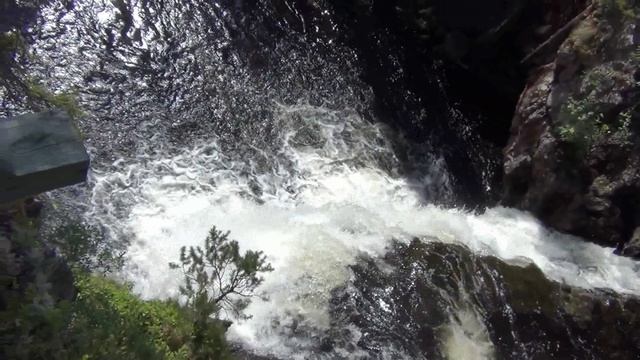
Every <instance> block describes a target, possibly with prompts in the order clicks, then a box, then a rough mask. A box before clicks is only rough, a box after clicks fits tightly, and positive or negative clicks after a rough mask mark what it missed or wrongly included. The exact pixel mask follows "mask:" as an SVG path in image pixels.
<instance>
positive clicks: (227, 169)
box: [93, 105, 640, 359]
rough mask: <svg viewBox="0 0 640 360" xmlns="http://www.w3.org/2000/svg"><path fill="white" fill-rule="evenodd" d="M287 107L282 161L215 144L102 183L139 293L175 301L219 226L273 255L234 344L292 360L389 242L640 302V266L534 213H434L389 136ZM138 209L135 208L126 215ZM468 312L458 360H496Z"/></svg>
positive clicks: (459, 329)
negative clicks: (525, 270)
mask: <svg viewBox="0 0 640 360" xmlns="http://www.w3.org/2000/svg"><path fill="white" fill-rule="evenodd" d="M279 109H280V110H279V112H278V113H279V117H280V120H281V123H280V124H279V125H280V126H281V127H282V129H283V132H282V137H281V138H280V139H275V140H274V141H278V142H280V143H281V144H282V146H281V149H280V151H279V152H278V153H275V154H267V153H264V152H261V150H259V149H254V151H253V152H251V154H252V155H251V156H247V155H246V154H245V155H243V156H242V157H240V156H233V155H232V154H221V153H220V152H219V151H218V148H217V146H216V145H215V140H212V143H210V144H204V145H200V146H195V147H194V148H193V149H190V150H188V151H184V153H182V154H181V155H177V156H173V157H170V158H165V157H163V156H162V155H157V153H158V152H156V155H153V156H151V155H141V156H140V157H139V158H137V159H135V160H133V161H128V162H122V163H119V164H118V167H119V168H120V169H121V171H119V172H113V169H110V170H109V173H108V174H106V173H105V174H99V173H98V174H95V175H94V179H93V181H94V184H95V186H94V194H93V202H94V211H96V212H99V211H101V212H102V213H100V214H99V217H100V218H102V219H105V224H106V225H108V226H110V228H111V230H112V231H113V233H114V234H125V233H126V234H130V235H131V236H132V238H131V245H130V247H129V252H128V263H127V264H128V265H127V267H126V269H125V273H124V275H125V276H126V277H127V278H128V279H130V280H131V281H133V282H134V284H135V290H136V291H137V292H139V293H140V294H142V295H143V296H144V297H147V298H163V297H171V296H177V289H178V285H179V283H180V282H181V280H182V277H181V275H180V274H179V273H177V272H175V271H173V270H170V269H169V267H168V266H167V264H168V263H169V262H170V261H175V260H177V257H178V253H179V248H180V247H181V246H184V245H187V246H189V245H200V244H201V243H202V241H203V239H204V237H205V236H206V234H207V231H208V230H209V229H210V228H211V226H213V225H215V226H217V227H218V228H220V229H224V230H230V231H231V236H232V238H234V239H236V240H238V242H239V243H240V245H241V247H242V248H243V249H256V250H262V251H264V252H265V253H266V255H267V256H268V258H269V261H270V262H271V263H272V265H273V267H274V268H275V271H273V272H272V273H269V274H267V275H266V281H265V282H264V284H263V285H262V286H261V288H260V291H262V292H264V293H265V294H266V295H267V298H266V299H264V300H262V299H257V298H256V299H255V300H254V301H253V302H252V304H251V305H250V307H249V308H248V309H247V313H249V314H251V315H253V318H252V319H250V320H247V321H241V322H236V323H235V324H234V325H233V326H232V328H231V330H230V333H229V336H230V338H231V339H232V340H235V341H239V342H242V343H243V344H244V345H245V347H248V348H250V349H254V350H255V351H258V352H261V353H271V354H276V355H278V356H281V357H284V358H299V359H304V358H308V357H309V354H308V353H304V352H300V349H307V348H310V347H311V346H312V345H311V344H307V343H305V342H307V341H311V340H310V339H308V338H307V339H305V338H304V337H299V336H298V337H297V336H292V334H293V333H295V332H296V331H299V329H316V330H323V329H327V328H328V327H329V320H330V319H329V314H328V311H327V310H328V300H329V298H330V291H331V290H332V289H334V288H335V287H337V286H340V285H342V284H344V283H345V282H348V281H349V279H350V271H349V270H348V268H347V266H348V265H349V264H352V263H354V261H355V259H356V257H357V256H358V255H359V254H361V253H367V254H370V255H373V256H380V255H382V254H384V253H385V249H386V247H387V246H388V245H389V242H390V240H391V239H396V240H399V241H404V242H408V241H410V240H411V239H412V238H414V237H420V238H423V239H425V241H435V240H426V239H433V238H437V239H438V241H442V242H451V243H461V244H464V245H466V246H468V247H469V248H470V249H472V250H473V251H474V252H476V253H479V254H487V255H496V256H498V257H500V258H501V259H504V260H507V261H513V262H516V263H522V262H528V261H533V262H534V263H535V264H537V265H538V266H539V267H540V268H541V269H542V270H543V271H544V273H545V274H546V275H547V276H548V277H549V278H551V279H554V280H557V281H561V282H565V283H567V284H570V285H575V286H580V287H585V288H595V287H605V288H610V289H613V290H615V291H618V292H623V293H638V292H640V284H639V283H638V282H637V281H636V280H635V279H637V278H638V272H639V270H638V268H637V265H635V264H634V262H632V261H630V260H628V259H625V258H622V257H617V256H614V255H613V254H612V253H611V250H610V249H605V248H601V247H599V246H596V245H593V244H589V243H586V242H584V241H581V240H580V239H577V238H574V237H571V236H566V235H562V234H558V233H556V232H553V231H549V230H547V229H545V228H544V227H543V226H542V225H541V224H540V223H539V222H537V221H536V220H535V219H534V218H533V217H531V216H530V215H528V214H526V213H523V212H520V211H516V210H513V209H507V208H495V209H489V210H487V211H486V212H485V213H483V214H481V215H476V214H473V213H470V212H467V211H465V210H461V209H444V208H441V207H437V206H434V205H430V204H428V203H427V202H426V201H425V199H424V196H423V195H424V194H423V193H421V192H420V191H419V188H418V187H416V184H414V183H412V182H411V181H409V180H405V179H403V178H401V177H398V176H395V175H394V173H393V167H394V166H395V165H396V164H397V160H396V159H395V157H394V155H393V151H392V149H391V145H390V142H389V141H388V140H387V138H386V136H385V131H383V129H382V128H380V127H379V126H377V125H373V124H369V123H367V122H366V121H364V120H363V119H361V118H360V117H358V116H357V115H356V114H354V113H352V112H350V111H335V110H329V109H326V108H322V107H312V106H309V105H299V106H288V107H287V106H281V107H280V108H279ZM426 161H427V162H428V163H429V164H430V166H431V170H430V171H429V172H428V173H429V174H430V176H429V177H428V178H424V179H423V184H429V186H430V187H431V188H432V189H437V191H440V192H446V191H450V190H449V182H448V178H447V175H446V174H447V172H446V168H445V167H444V165H443V162H442V161H441V160H439V159H438V158H437V157H435V156H434V157H433V158H431V159H426ZM265 164H266V165H265ZM383 169H384V170H383ZM389 169H390V170H389ZM125 199H126V200H125ZM126 202H128V203H129V204H132V206H130V207H128V208H127V207H126V206H125V205H118V204H122V203H126ZM114 204H116V205H114ZM118 206H121V207H120V208H118ZM125 208H126V209H128V210H126V211H124V210H122V209H125ZM634 266H635V267H634ZM462 305H464V304H462ZM381 306H382V305H381ZM461 309H462V310H460V311H461V315H459V316H457V317H456V318H457V319H459V320H458V321H453V320H452V323H451V326H450V328H449V329H448V330H447V331H444V332H443V333H444V334H448V335H446V336H447V338H446V339H443V345H444V348H445V349H446V351H447V353H448V354H449V356H450V357H451V358H465V356H467V358H469V357H468V356H470V355H469V354H470V353H473V354H474V355H473V356H474V357H478V356H479V357H480V358H485V357H491V354H492V349H491V344H490V341H489V340H488V336H487V334H486V330H485V329H484V328H483V326H482V322H481V321H479V320H478V318H479V316H480V315H479V314H477V313H475V312H474V311H473V310H469V309H465V308H464V306H461ZM296 329H298V330H296ZM463 330H464V331H463ZM357 331H358V330H357V329H353V331H352V333H353V334H357ZM469 334H471V335H469ZM336 351H337V352H339V351H341V350H340V349H337V350H336ZM343 355H344V356H348V357H351V356H353V357H355V356H356V355H357V354H350V355H349V354H348V353H344V354H343ZM396 356H397V354H396ZM389 357H392V355H389Z"/></svg>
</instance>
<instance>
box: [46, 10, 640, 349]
mask: <svg viewBox="0 0 640 360" xmlns="http://www.w3.org/2000/svg"><path fill="white" fill-rule="evenodd" d="M221 3H223V4H222V5H220V4H218V3H210V2H187V1H185V2H183V1H179V0H175V1H168V2H167V3H166V4H160V2H157V3H152V2H146V1H140V2H132V3H131V4H129V5H127V6H129V7H130V9H129V10H126V11H125V10H124V9H117V8H116V7H114V6H113V5H112V4H111V3H109V2H108V1H100V0H84V1H77V3H76V6H75V9H74V10H72V11H68V12H66V13H65V15H64V16H58V15H56V14H58V10H59V9H56V7H55V4H54V5H52V7H51V8H50V9H49V10H48V12H45V13H44V18H45V19H46V20H45V24H44V25H45V26H44V27H43V28H44V31H43V34H40V36H39V37H38V40H37V41H36V43H35V44H34V49H35V53H36V54H37V55H38V59H36V60H35V63H34V67H35V68H39V69H40V70H41V72H42V74H43V77H44V74H46V75H47V76H48V78H49V81H50V83H51V86H52V87H54V88H73V87H74V86H77V87H78V88H80V89H81V90H80V92H79V98H80V100H81V101H82V103H83V104H84V105H85V107H86V108H87V111H88V114H87V115H88V116H87V118H86V120H84V121H83V123H82V124H81V127H82V129H83V130H84V132H85V133H86V134H87V137H88V139H87V143H88V145H89V146H90V147H91V149H92V155H93V158H94V166H93V173H92V174H91V179H90V186H89V189H88V190H87V194H86V196H85V197H84V198H81V199H86V200H82V201H83V202H84V205H85V206H86V208H87V212H86V214H85V217H86V219H88V220H90V221H95V222H97V223H99V224H100V225H102V226H104V227H105V228H106V229H107V230H108V231H107V234H108V238H109V241H112V242H118V243H122V244H123V246H126V247H127V261H126V266H125V268H124V270H123V271H122V274H121V276H123V277H124V278H126V279H127V280H129V281H132V282H133V284H134V286H135V290H136V291H137V292H138V293H140V294H141V295H142V296H144V297H147V298H165V297H173V296H177V294H178V291H177V290H178V285H179V284H180V282H181V280H182V277H181V274H180V273H178V272H176V271H174V270H170V269H169V267H168V263H169V262H170V261H175V260H177V257H178V253H179V248H180V247H181V246H189V245H199V244H201V242H202V241H203V239H204V237H205V236H206V233H207V231H208V230H209V229H210V228H211V227H212V226H214V225H215V226H217V227H218V228H220V229H224V230H229V231H231V236H232V237H233V238H234V239H236V240H238V242H239V243H240V245H241V247H242V248H243V249H255V250H262V251H264V252H265V254H266V255H267V256H268V259H269V261H270V262H271V263H272V265H273V267H274V268H275V271H273V272H272V273H269V274H267V275H266V280H265V282H264V284H263V285H262V286H261V288H260V289H259V290H260V292H262V293H263V294H264V295H265V297H264V299H261V298H255V299H254V300H253V302H252V303H251V305H250V306H249V308H248V309H247V313H248V314H251V315H252V316H253V317H252V318H251V319H249V320H243V321H236V322H235V323H234V324H233V326H232V327H231V329H230V331H229V334H228V335H229V339H230V340H231V341H233V342H235V343H238V344H241V346H242V347H243V348H244V349H246V350H248V351H251V352H254V353H256V354H260V355H265V356H271V357H275V358H283V359H285V358H296V359H308V358H330V359H333V358H345V359H352V358H385V359H396V358H418V357H423V356H425V357H427V358H430V357H434V358H437V357H448V358H452V359H472V358H482V359H484V358H493V357H495V356H496V353H497V352H499V351H498V350H499V349H496V340H495V334H496V333H497V330H495V329H494V328H493V327H491V328H490V327H488V326H487V324H490V320H489V319H488V314H489V307H488V305H486V301H485V302H483V301H484V300H482V301H480V300H478V299H476V298H477V297H478V296H480V295H478V294H474V291H479V289H484V288H483V287H482V286H484V285H482V284H484V283H483V281H484V280H483V279H484V278H483V277H482V276H483V275H482V274H491V275H490V276H489V277H490V278H491V279H493V280H495V281H496V282H498V280H496V279H498V276H497V275H495V273H497V271H498V270H495V268H496V267H497V265H495V264H494V263H493V262H491V260H478V259H485V258H490V257H491V256H494V257H497V258H499V259H501V260H502V261H505V262H507V263H510V264H515V265H514V267H515V268H518V267H520V268H523V269H524V268H526V267H527V264H530V263H531V262H532V263H534V264H536V265H537V266H538V267H539V268H540V269H541V270H542V271H543V273H544V274H545V275H546V277H548V278H549V279H551V280H554V281H556V282H560V283H564V284H566V285H568V286H572V287H581V288H585V289H594V288H608V289H611V290H613V291H616V292H618V293H625V294H637V293H639V292H640V283H638V281H636V280H635V279H637V278H638V275H639V274H638V273H639V272H640V269H639V266H638V265H637V264H636V263H634V262H633V261H631V260H629V259H625V258H621V257H616V256H614V255H613V254H611V251H610V250H608V249H604V248H601V247H598V246H596V245H593V244H589V243H586V242H583V241H582V240H580V239H577V238H573V237H570V236H565V235H561V234H558V233H555V232H552V231H549V230H547V229H545V228H544V227H543V226H542V225H540V224H539V223H538V222H537V221H536V220H535V219H533V218H532V217H531V216H529V215H528V214H525V213H522V212H519V211H516V210H513V209H506V208H493V209H488V210H486V211H485V212H484V213H483V214H475V213H472V212H469V211H466V210H464V209H446V208H443V207H439V206H436V205H433V203H434V202H435V201H440V200H442V199H447V198H454V197H455V194H454V187H453V186H452V182H453V179H451V178H450V175H449V171H448V169H447V167H448V165H447V164H446V162H445V160H444V159H443V157H442V156H441V155H440V154H439V152H438V151H437V149H433V148H431V147H430V146H429V145H428V144H426V145H425V144H422V145H420V144H412V143H410V142H408V141H405V140H404V139H403V137H402V136H400V135H398V134H396V133H395V132H394V131H392V130H391V129H389V128H387V127H386V126H385V125H382V124H380V123H378V122H376V121H375V120H376V119H375V118H373V119H372V117H373V115H372V113H373V112H372V111H370V109H371V107H372V105H371V102H372V101H371V93H370V91H369V89H368V87H367V86H366V85H365V84H363V83H362V82H361V81H360V80H359V78H358V67H357V64H358V62H357V57H356V56H355V55H354V54H353V53H352V52H351V51H350V50H348V49H347V48H343V47H341V46H339V45H336V44H333V43H332V42H331V41H326V39H325V40H324V42H320V41H319V42H309V41H307V40H306V39H305V37H303V36H302V37H301V36H297V35H295V34H291V33H286V32H285V30H283V27H282V25H281V24H280V23H278V22H276V21H274V20H271V21H273V22H274V23H275V24H274V25H273V26H272V28H268V27H265V26H262V27H261V26H258V25H255V27H254V28H252V31H254V32H253V33H241V34H240V35H238V34H237V33H238V32H239V31H240V30H238V29H239V28H240V27H241V25H243V24H244V25H243V26H248V25H246V24H245V22H249V20H246V19H245V18H242V19H240V20H238V19H239V18H240V17H234V16H233V14H232V13H233V12H234V11H238V9H239V5H238V4H239V3H241V2H236V3H234V4H235V5H233V4H226V2H221ZM123 6H125V5H123ZM234 6H235V7H234ZM256 9H258V10H256ZM269 9H270V8H269V7H268V6H267V5H264V4H263V3H259V5H256V7H255V8H254V9H253V11H255V13H252V14H253V15H251V16H256V15H255V14H256V13H257V14H262V15H261V16H258V17H259V18H260V19H261V20H260V21H262V22H260V21H257V22H255V23H252V24H264V23H263V22H264V21H267V22H268V17H269V16H271V15H273V14H272V13H271V12H270V11H271V10H269ZM261 11H262V12H264V13H262V12H261ZM322 14H325V12H322ZM325 15H326V16H329V12H326V14H325ZM247 17H250V16H249V15H247ZM265 18H266V19H267V20H265ZM265 29H268V30H269V31H271V32H270V33H269V32H267V33H260V32H259V31H262V30H265ZM265 31H266V30H265ZM234 34H235V35H234ZM47 35H49V36H47ZM51 39H54V40H51ZM58 40H62V41H61V42H58ZM52 41H53V42H52ZM256 44H259V45H265V44H268V45H265V46H266V48H263V49H261V48H255V46H256ZM79 53H81V54H83V57H82V58H78V57H77V55H78V54H79ZM407 159H419V160H412V161H410V163H409V164H408V163H407ZM58 196H59V197H60V198H61V199H63V200H64V201H71V200H69V198H70V195H69V194H68V193H60V194H59V195H58ZM75 196H76V195H75V194H74V197H75ZM76 198H77V197H76ZM414 239H419V240H418V242H419V243H420V244H423V245H424V244H427V245H428V246H427V247H426V248H425V249H426V250H425V249H422V250H421V251H423V252H426V253H427V254H441V255H442V256H441V257H440V258H441V259H444V260H442V262H438V261H435V260H430V261H431V262H430V261H426V262H423V263H420V261H418V260H419V259H418V260H416V261H417V262H416V263H413V264H412V265H406V264H405V265H406V266H405V265H402V264H401V261H400V260H398V261H395V260H393V259H392V258H393V257H392V258H388V257H389V256H391V255H389V254H394V253H396V252H400V253H402V251H405V250H397V249H398V248H400V249H405V248H406V247H409V249H414V248H415V247H416V246H418V247H419V246H423V245H416V244H417V243H416V242H415V240H414ZM436 244H439V245H436ZM459 245H462V246H463V247H460V246H459ZM429 246H433V247H429ZM438 246H444V248H440V247H438ZM443 249H444V250H443ZM460 249H463V250H460ZM407 251H408V250H407ZM469 251H470V252H469ZM467 252H469V253H467ZM405 255H406V254H405ZM434 256H435V255H434ZM465 257H467V258H469V259H470V260H469V262H474V263H475V262H478V263H479V264H480V265H478V267H477V268H473V269H471V270H469V269H467V268H465V267H464V266H462V265H460V267H457V266H458V265H459V264H458V263H456V262H455V261H454V260H452V259H459V258H465ZM402 258H403V259H404V258H408V256H404V257H402ZM394 261H395V262H394ZM367 264H368V265H367ZM416 264H423V265H424V264H433V268H432V269H427V270H424V269H423V270H424V271H426V272H425V273H424V274H427V273H428V274H431V275H429V276H435V275H433V274H438V273H441V272H444V273H445V274H448V275H449V276H451V279H453V280H455V283H456V284H458V285H455V286H448V285H447V286H444V285H442V284H440V283H439V282H437V281H435V280H434V281H433V282H427V285H424V286H426V288H427V289H430V290H429V291H431V292H429V291H427V292H426V293H428V294H430V296H431V298H433V302H434V303H438V304H440V305H442V306H440V305H438V306H439V307H437V309H434V310H433V311H432V313H431V315H430V316H432V318H430V319H427V320H425V323H430V321H431V320H433V324H434V325H432V326H431V328H429V327H427V326H426V325H424V324H423V325H422V327H423V329H422V330H420V331H423V332H424V331H427V330H429V329H430V330H429V331H431V332H430V334H431V333H433V336H432V337H433V338H434V339H435V342H434V344H432V346H431V345H430V347H429V346H427V345H424V344H421V345H416V344H418V343H420V342H421V341H422V342H423V343H424V339H426V338H430V336H431V335H429V336H427V335H421V336H422V337H421V338H413V337H411V336H412V335H406V334H412V333H411V332H410V331H409V330H407V329H408V328H409V327H410V325H409V324H413V323H414V322H417V321H418V320H415V319H414V320H412V319H409V320H407V319H405V320H406V324H403V321H405V320H403V318H402V317H401V316H400V315H398V314H400V313H401V311H400V309H401V308H402V306H400V305H398V304H401V303H402V301H404V300H401V299H402V298H403V296H407V297H409V296H410V295H409V294H410V293H411V291H412V290H411V289H412V286H415V284H418V283H419V282H420V281H422V280H420V279H423V278H421V277H415V278H413V277H412V276H414V275H415V276H417V275H416V274H419V273H421V272H420V269H419V268H420V267H419V266H418V265H416ZM456 264H458V265H456ZM500 264H502V263H500ZM414 266H415V267H416V268H415V269H414V268H413V267H414ZM500 266H503V265H500ZM504 266H507V265H504ZM448 267H451V269H449V268H448ZM509 269H511V268H509ZM405 270H406V271H408V272H407V273H406V276H401V277H398V276H397V275H394V274H396V272H398V271H405ZM414 270H415V271H414ZM378 271H379V273H377V272H378ZM501 271H502V270H501ZM510 271H511V270H510ZM367 274H377V275H376V276H375V277H378V278H380V279H386V278H389V279H395V278H396V277H397V279H399V280H398V281H396V282H395V283H403V282H402V281H409V280H411V279H413V280H411V281H412V282H410V283H407V284H406V286H407V287H406V294H403V293H404V292H405V290H404V288H403V289H401V290H400V293H398V294H396V293H395V292H394V291H396V290H394V289H396V288H395V287H394V285H393V284H394V282H389V283H388V284H387V283H383V282H381V283H375V281H374V280H373V279H372V276H371V275H367ZM402 274H404V273H402ZM467 277H470V278H469V279H470V280H468V281H467V280H465V279H467ZM434 279H435V278H434ZM400 280H402V281H400ZM453 280H452V281H453ZM380 281H382V280H380ZM403 284H404V283H403ZM496 289H501V287H500V286H498V285H496ZM425 291H426V290H425ZM496 291H497V290H496ZM497 292H498V293H499V292H500V291H497ZM393 294H396V295H393ZM422 294H424V292H422ZM496 297H497V298H499V299H503V300H504V299H505V297H504V296H502V297H500V296H498V295H496ZM496 301H497V300H496ZM501 301H502V300H501ZM505 301H506V300H505ZM409 303H411V302H409ZM362 304H368V305H367V306H368V307H367V308H366V309H365V307H363V305H362ZM411 304H413V303H411ZM503 306H505V309H504V312H503V313H504V314H507V315H508V314H510V311H512V310H513V309H512V307H513V308H515V307H517V306H516V305H513V304H509V303H506V304H503ZM367 309H368V310H367ZM510 309H511V310H510ZM513 311H515V310H513ZM355 313H357V315H354V314H355ZM367 314H368V315H367ZM507 315H505V316H506V317H508V316H507ZM509 316H510V315H509ZM436 318H437V319H439V320H437V321H436ZM513 318H515V315H514V316H513ZM354 319H358V320H354ZM363 319H364V320H363ZM513 323H515V320H514V321H513ZM380 324H382V325H380ZM379 325H380V327H379V328H377V327H376V326H379ZM405 325H406V326H405ZM505 326H508V325H505ZM427 328H429V329H427ZM376 329H377V330H376ZM381 329H382V330H381ZM385 331H388V334H384V333H385ZM412 331H413V330H412ZM511 332H512V333H514V334H515V333H516V331H515V330H512V331H511ZM376 334H377V335H376ZM514 338H518V337H517V336H515V335H514ZM421 339H422V340H421ZM510 351H512V353H513V354H518V353H522V354H524V353H526V351H527V350H526V349H524V347H523V345H522V344H518V343H517V341H516V343H515V345H512V349H511V350H510ZM524 357H525V356H523V358H524Z"/></svg>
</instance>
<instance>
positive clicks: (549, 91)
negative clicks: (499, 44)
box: [503, 0, 640, 256]
mask: <svg viewBox="0 0 640 360" xmlns="http://www.w3.org/2000/svg"><path fill="white" fill-rule="evenodd" d="M638 23H639V18H638V12H637V5H635V4H634V3H633V1H605V0H603V1H598V2H594V4H593V5H591V6H589V7H588V8H587V9H586V10H585V12H584V16H583V18H582V19H580V21H578V22H577V23H576V24H575V26H573V28H572V30H571V31H570V32H568V33H567V36H566V37H565V39H564V40H563V41H562V43H561V45H560V46H559V48H558V50H557V53H556V54H555V56H554V57H553V59H552V61H551V62H550V63H548V64H546V65H543V66H541V67H539V68H536V69H534V70H533V71H532V73H531V76H530V78H529V80H528V82H527V85H526V88H525V90H524V92H523V93H522V95H521V97H520V100H519V102H518V105H517V107H516V110H515V115H514V119H513V124H512V127H511V136H510V139H509V143H508V145H507V146H506V148H505V150H504V155H505V164H504V171H505V172H504V184H505V187H504V189H505V192H504V198H503V199H504V203H505V204H507V205H509V206H515V207H518V208H521V209H525V210H529V211H531V212H533V213H534V214H535V215H536V216H538V217H539V218H540V219H542V221H544V222H545V223H546V224H548V225H549V226H551V227H553V228H555V229H558V230H560V231H563V232H567V233H571V234H575V235H579V236H582V237H584V238H586V239H590V240H593V241H596V242H598V243H601V244H603V245H607V246H617V248H618V251H620V252H621V253H622V254H624V255H629V256H638V255H640V248H639V247H638V242H639V240H640V239H639V237H640V137H639V132H638V130H639V129H640V112H639V108H638V105H639V104H640V102H639V101H640V87H639V86H638V80H640V72H639V70H638V69H639V66H640V56H639V55H640V50H639V49H640V48H639V46H640V29H639V28H638ZM634 234H635V235H634ZM632 239H633V240H632Z"/></svg>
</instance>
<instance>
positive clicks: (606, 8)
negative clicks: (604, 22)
mask: <svg viewBox="0 0 640 360" xmlns="http://www.w3.org/2000/svg"><path fill="white" fill-rule="evenodd" d="M599 4H600V7H601V8H602V10H603V12H604V15H605V16H607V17H608V18H610V19H611V18H614V19H615V18H619V17H620V16H623V17H627V18H630V19H633V18H635V17H636V8H635V7H636V6H637V5H636V4H635V0H600V1H599Z"/></svg>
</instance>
